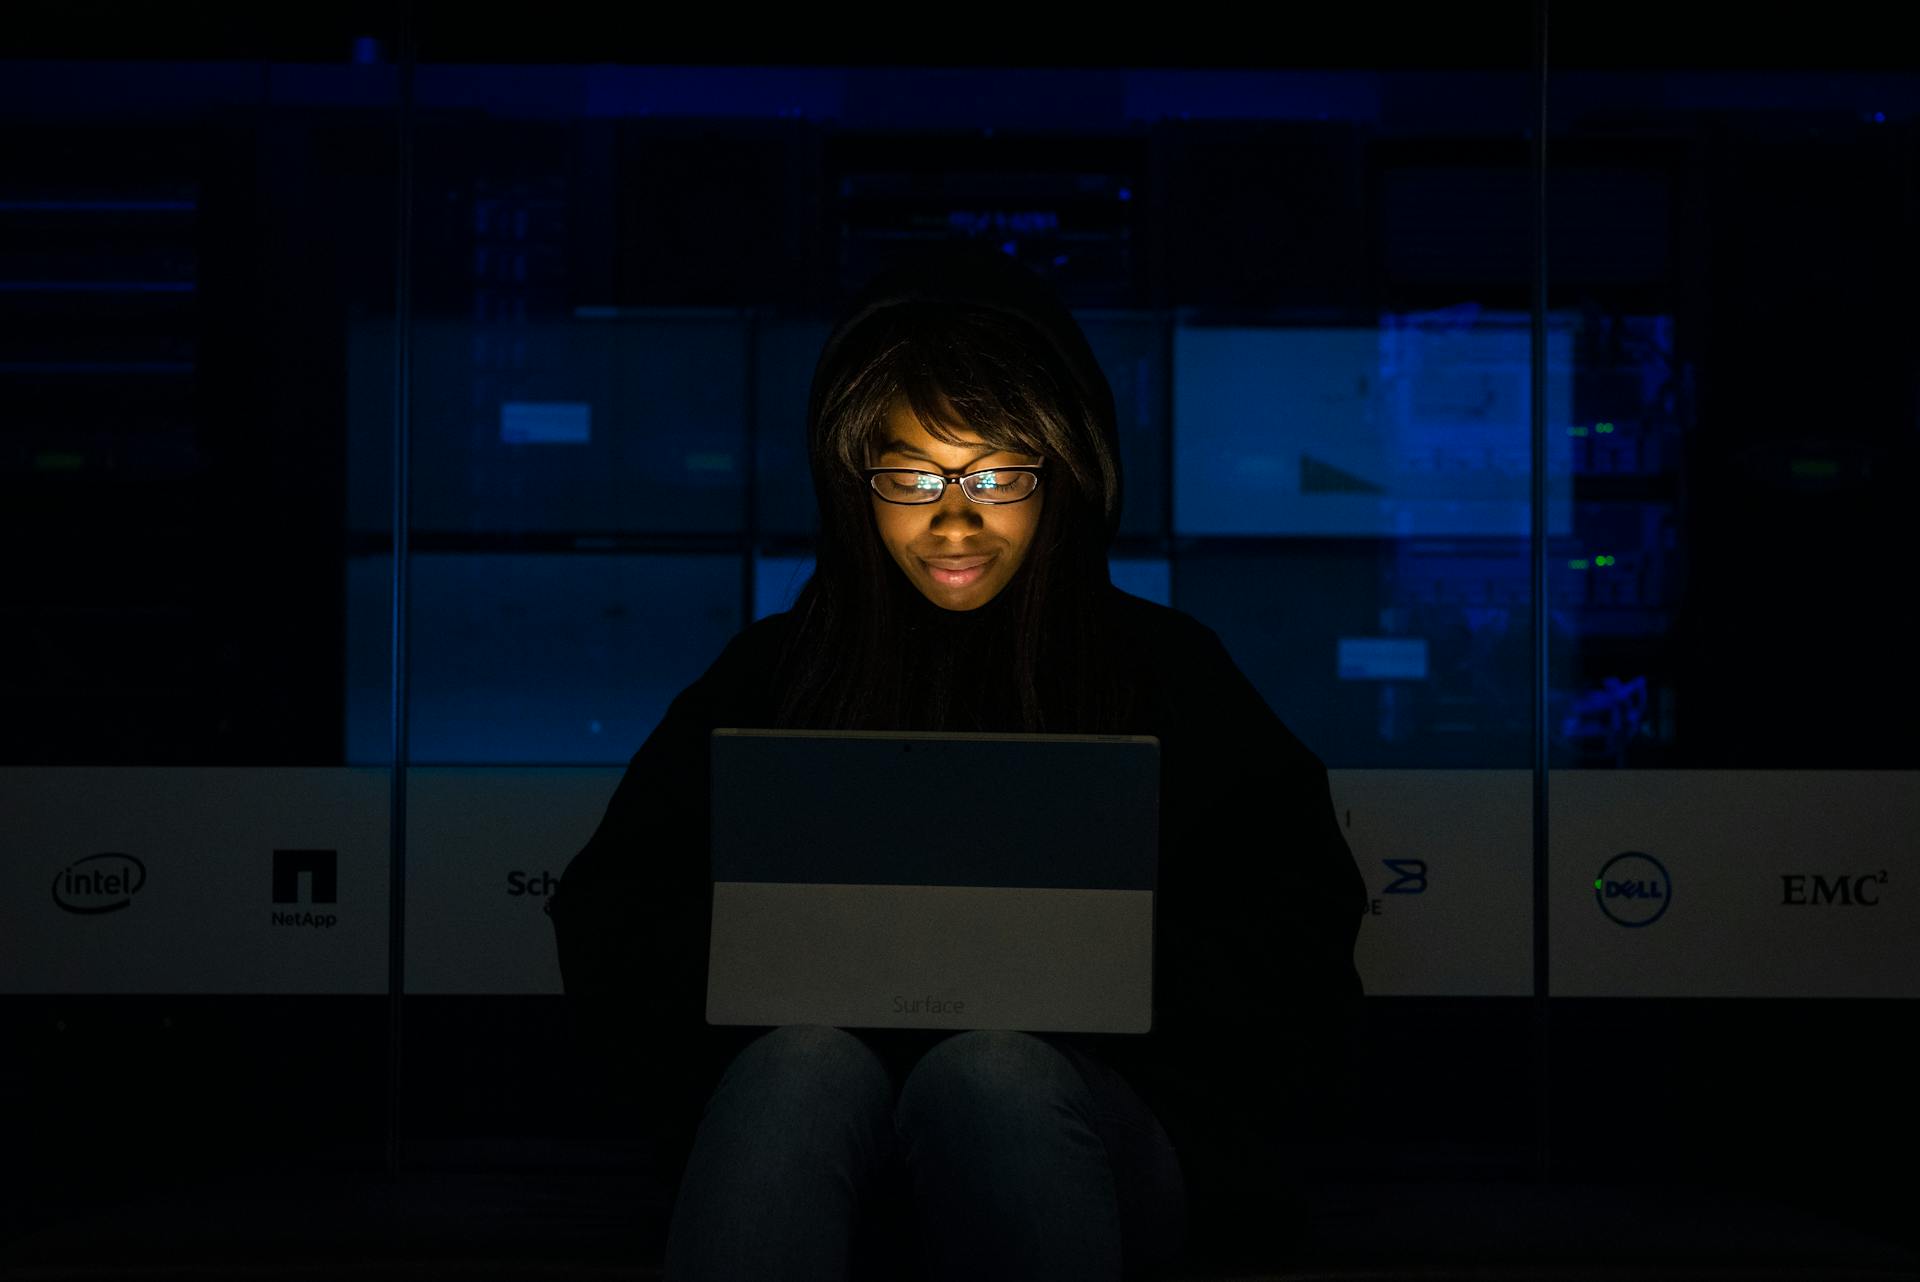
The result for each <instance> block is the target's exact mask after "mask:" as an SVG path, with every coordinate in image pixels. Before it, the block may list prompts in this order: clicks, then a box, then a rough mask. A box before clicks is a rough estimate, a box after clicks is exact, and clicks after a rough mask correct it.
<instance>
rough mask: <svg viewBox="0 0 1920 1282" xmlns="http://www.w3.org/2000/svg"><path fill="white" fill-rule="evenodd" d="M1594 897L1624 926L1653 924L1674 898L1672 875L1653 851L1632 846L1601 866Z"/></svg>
mask: <svg viewBox="0 0 1920 1282" xmlns="http://www.w3.org/2000/svg"><path fill="white" fill-rule="evenodd" d="M1593 897H1594V901H1595V902H1596V903H1598V904H1599V905H1600V911H1601V912H1603V913H1605V914H1606V915H1607V916H1608V917H1609V918H1611V919H1612V920H1614V921H1616V922H1619V923H1620V924H1621V925H1622V926H1651V925H1652V924H1653V923H1654V922H1656V921H1659V920H1660V918H1661V917H1662V916H1664V915H1665V913H1666V911H1667V905H1668V904H1669V903H1670V902H1672V900H1673V879H1672V878H1671V877H1669V876H1667V870H1666V869H1665V868H1664V867H1662V866H1661V863H1660V861H1659V860H1658V859H1655V858H1654V857H1653V856H1652V855H1648V854H1642V853H1641V852H1640V851H1638V850H1629V851H1626V852H1624V853H1622V854H1618V855H1615V856H1614V857H1613V858H1611V859H1609V860H1607V862H1606V864H1605V865H1604V866H1603V867H1602V868H1601V869H1600V875H1599V876H1598V877H1596V878H1594V880H1593Z"/></svg>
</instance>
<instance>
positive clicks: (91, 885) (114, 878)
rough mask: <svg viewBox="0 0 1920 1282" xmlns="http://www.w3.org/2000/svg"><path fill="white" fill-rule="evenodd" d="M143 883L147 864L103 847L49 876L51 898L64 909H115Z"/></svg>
mask: <svg viewBox="0 0 1920 1282" xmlns="http://www.w3.org/2000/svg"><path fill="white" fill-rule="evenodd" d="M146 884H147V866H146V865H145V864H143V863H141V862H140V861H139V860H138V859H135V858H134V857H133V856H132V855H123V854H118V853H116V852H112V851H107V852H103V853H101V854H98V855H88V856H87V857H86V858H84V859H76V860H74V861H73V862H72V863H70V864H68V865H67V866H66V867H65V868H62V869H61V870H60V871H59V872H58V873H57V874H55V876H54V879H53V902H54V903H56V904H58V905H60V908H61V910H62V911H64V912H70V913H83V914H89V915H91V914H94V913H116V912H119V911H120V910H121V909H122V908H125V907H126V906H127V905H128V904H131V903H132V902H133V897H134V896H135V895H136V894H138V893H139V891H140V887H142V886H144V885H146Z"/></svg>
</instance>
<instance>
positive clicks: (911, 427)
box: [870, 401, 1046, 610]
mask: <svg viewBox="0 0 1920 1282" xmlns="http://www.w3.org/2000/svg"><path fill="white" fill-rule="evenodd" d="M956 435H959V436H960V437H961V438H962V441H963V442H964V443H962V444H959V445H949V444H947V443H945V442H944V441H940V440H936V439H935V438H934V437H933V436H932V435H931V434H930V433H929V432H928V431H927V430H926V428H925V427H923V426H921V423H920V420H919V419H918V418H916V417H914V414H913V411H912V410H910V409H909V408H907V405H906V403H905V402H904V401H902V402H897V403H895V405H894V406H893V407H892V409H890V410H889V411H888V414H887V421H886V426H885V429H884V430H883V431H881V432H880V433H878V434H877V439H876V441H875V447H874V448H875V450H876V451H877V453H875V454H874V455H873V457H872V458H871V460H870V465H871V466H873V467H910V468H921V469H924V470H926V471H929V472H939V473H941V474H943V475H961V474H965V473H968V472H978V471H983V470H987V469H990V468H992V467H993V465H994V464H996V463H998V464H1001V465H1004V466H1012V465H1014V464H1016V463H1019V464H1034V463H1039V462H1041V458H1040V456H1039V455H1038V454H1023V453H1021V452H1019V451H1018V450H1002V449H998V448H997V447H995V446H993V445H990V444H988V443H987V442H986V441H983V440H981V439H980V438H979V436H978V435H976V434H974V433H972V432H961V433H956ZM897 479H898V480H899V481H900V482H902V483H908V482H911V483H914V484H920V483H922V482H921V481H920V480H917V479H916V478H913V477H904V476H903V477H899V478H897ZM986 479H987V478H985V477H982V478H980V480H981V481H985V480H986ZM1045 490H1046V487H1045V486H1044V485H1043V486H1041V488H1040V489H1039V490H1037V491H1036V492H1035V493H1034V494H1033V496H1032V497H1031V498H1027V499H1023V500H1021V501H1020V502H1018V503H1005V504H995V503H977V502H975V501H974V500H972V499H970V498H968V497H967V496H966V495H965V494H964V493H962V492H961V487H960V486H958V485H949V486H947V492H946V494H945V495H943V496H942V497H941V499H940V501H939V502H937V503H889V502H888V501H887V500H885V499H883V498H881V497H880V495H879V494H877V493H876V494H874V495H873V519H874V524H875V528H876V529H877V531H878V533H879V535H880V541H881V542H882V543H884V544H886V547H887V552H888V554H889V555H891V556H892V557H893V560H894V563H895V564H896V565H898V566H899V567H900V570H901V572H902V573H904V574H905V575H906V576H907V581H908V582H910V583H912V584H913V585H914V587H915V588H916V589H918V590H919V591H920V592H921V593H922V594H923V595H924V596H925V597H926V598H927V599H928V600H930V601H932V602H933V603H934V604H935V605H938V606H940V607H942V608H944V609H948V610H976V609H979V608H980V607H981V606H982V605H985V604H986V603H987V602H988V601H991V600H993V598H994V597H995V596H997V595H998V594H999V593H1000V590H1001V589H1002V588H1004V587H1006V585H1007V583H1008V581H1009V580H1010V579H1012V577H1013V575H1014V572H1015V571H1017V570H1018V569H1019V568H1020V564H1021V562H1022V561H1024V560H1025V559H1026V555H1027V551H1028V549H1029V548H1030V547H1031V546H1032V544H1033V537H1034V534H1035V532H1036V531H1037V530H1038V529H1039V526H1040V505H1041V504H1042V503H1043V502H1044V501H1045V497H1046V494H1045ZM982 556H985V557H988V558H990V559H989V560H988V561H987V562H986V564H985V565H984V566H982V567H980V569H979V570H978V571H977V572H974V571H970V572H965V573H962V574H960V575H958V576H955V575H950V574H947V573H945V572H943V571H941V570H940V569H939V568H938V567H936V566H932V565H929V564H928V559H929V558H935V559H943V560H944V559H970V558H977V557H982Z"/></svg>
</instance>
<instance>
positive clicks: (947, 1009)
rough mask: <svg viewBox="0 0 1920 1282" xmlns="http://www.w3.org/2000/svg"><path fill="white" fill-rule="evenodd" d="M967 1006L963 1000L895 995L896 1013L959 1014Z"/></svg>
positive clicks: (894, 1008) (894, 1009)
mask: <svg viewBox="0 0 1920 1282" xmlns="http://www.w3.org/2000/svg"><path fill="white" fill-rule="evenodd" d="M966 1008H967V1004H966V1003H965V1002H963V1001H951V1002H949V1001H941V1000H940V999H939V998H938V997H912V998H908V997H902V996H901V995H900V994H898V993H895V994H894V995H893V1013H894V1014H896V1015H923V1014H924V1015H958V1014H960V1013H961V1012H962V1011H964V1010H965V1009H966Z"/></svg>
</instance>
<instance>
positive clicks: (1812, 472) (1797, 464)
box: [1793, 458, 1840, 477]
mask: <svg viewBox="0 0 1920 1282" xmlns="http://www.w3.org/2000/svg"><path fill="white" fill-rule="evenodd" d="M1793 474H1794V475H1795V476H1828V477H1830V476H1838V475H1840V465H1839V464H1838V463H1836V462H1834V461H1833V460H1832V459H1830V458H1797V459H1795V460H1794V461H1793Z"/></svg>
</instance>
